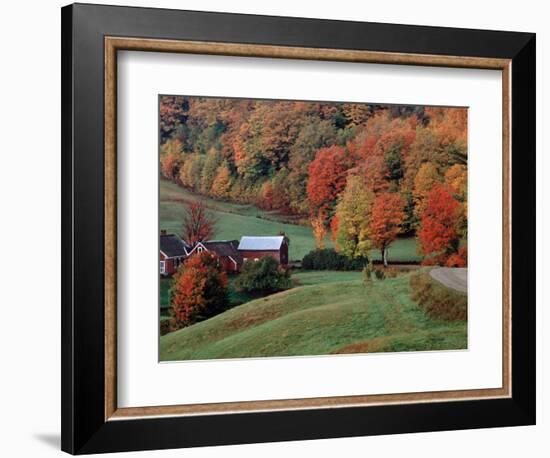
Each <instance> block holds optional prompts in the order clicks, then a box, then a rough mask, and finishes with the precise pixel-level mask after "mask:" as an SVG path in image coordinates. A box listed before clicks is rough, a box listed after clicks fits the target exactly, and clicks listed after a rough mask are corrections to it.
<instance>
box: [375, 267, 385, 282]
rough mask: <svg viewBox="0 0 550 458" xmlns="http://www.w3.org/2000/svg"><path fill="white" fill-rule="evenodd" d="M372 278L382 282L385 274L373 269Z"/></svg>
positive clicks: (380, 270)
mask: <svg viewBox="0 0 550 458" xmlns="http://www.w3.org/2000/svg"><path fill="white" fill-rule="evenodd" d="M374 276H375V277H376V279H377V280H384V278H386V274H385V273H384V271H383V270H382V269H374Z"/></svg>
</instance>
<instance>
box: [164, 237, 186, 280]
mask: <svg viewBox="0 0 550 458" xmlns="http://www.w3.org/2000/svg"><path fill="white" fill-rule="evenodd" d="M189 249H190V247H189V246H188V245H187V243H185V242H184V241H183V240H182V239H180V238H179V237H178V236H177V235H176V234H167V233H166V232H165V231H162V232H161V234H160V274H161V275H163V276H168V275H172V274H174V273H175V272H176V270H178V267H179V266H180V264H181V263H183V261H185V259H186V258H187V256H188V255H189V253H188V251H187V250H189Z"/></svg>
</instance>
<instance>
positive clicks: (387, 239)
mask: <svg viewBox="0 0 550 458" xmlns="http://www.w3.org/2000/svg"><path fill="white" fill-rule="evenodd" d="M404 207H405V201H404V200H403V199H402V198H401V196H400V195H399V194H391V193H383V194H380V195H378V196H377V197H376V198H375V199H374V202H373V204H372V211H371V218H370V228H369V229H370V230H369V235H370V239H371V241H372V243H373V245H374V247H376V248H378V249H379V250H380V252H381V254H382V259H383V261H384V266H387V265H388V246H389V245H390V243H392V242H393V241H394V240H395V239H396V238H397V235H398V234H399V231H400V225H401V224H402V223H403V220H404V219H405V212H404V211H403V209H404Z"/></svg>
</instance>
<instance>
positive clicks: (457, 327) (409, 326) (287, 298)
mask: <svg viewBox="0 0 550 458" xmlns="http://www.w3.org/2000/svg"><path fill="white" fill-rule="evenodd" d="M410 275H411V274H403V275H401V276H399V277H396V278H387V279H385V280H383V281H373V282H370V283H369V284H364V283H363V281H362V278H361V274H360V273H356V272H322V273H321V272H304V273H299V274H296V275H295V278H294V279H295V281H296V284H297V285H299V286H295V287H294V288H292V289H290V290H287V291H284V292H280V293H277V294H273V295H271V296H267V297H264V298H261V299H256V300H252V301H250V302H247V303H245V304H243V305H240V306H237V307H234V308H232V309H230V310H228V311H226V312H224V313H222V314H220V315H218V316H216V317H214V318H211V319H209V320H206V321H203V322H201V323H197V324H194V325H192V326H189V327H187V328H184V329H181V330H179V331H176V332H173V333H170V334H167V335H165V336H163V337H161V339H160V356H161V360H162V361H177V360H200V359H223V358H245V357H262V356H275V355H276V356H298V355H302V356H303V355H321V354H337V353H371V352H398V351H425V350H446V349H464V348H467V324H466V321H455V322H448V321H443V320H439V319H434V318H430V317H429V316H427V315H426V314H425V313H424V312H423V311H422V310H421V309H420V308H419V306H418V305H417V304H416V303H415V302H414V301H413V300H412V299H411V287H410V281H409V277H410Z"/></svg>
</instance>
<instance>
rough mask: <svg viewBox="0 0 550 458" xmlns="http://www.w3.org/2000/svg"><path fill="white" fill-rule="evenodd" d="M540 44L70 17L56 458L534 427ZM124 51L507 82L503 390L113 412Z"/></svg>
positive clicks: (366, 26)
mask: <svg viewBox="0 0 550 458" xmlns="http://www.w3.org/2000/svg"><path fill="white" fill-rule="evenodd" d="M535 41H536V38H535V35H534V34H531V33H520V32H499V31H486V30H470V29H452V28H443V27H425V26H410V25H394V24H379V23H361V22H351V21H327V20H318V19H303V18H285V17H268V16H252V15H240V14H227V13H205V12H194V11H177V10H164V9H148V8H131V7H112V6H102V5H86V4H74V5H69V6H66V7H64V8H63V9H62V44H61V45H62V387H61V389H62V406H61V410H62V449H63V450H64V451H66V452H69V453H72V454H84V453H101V452H116V451H130V450H148V449H163V448H177V447H195V446H205V445H224V444H240V443H254V442H271V441H288V440H307V439H318V438H335V437H350V436H360V435H378V434H394V433H405V432H426V431H442V430H453V429H470V428H485V427H502V426H517V425H532V424H535V413H536V412H535V370H536V365H535V356H536V355H535V335H536V334H535V258H534V256H532V253H534V252H535V100H536V93H535ZM121 50H132V51H139V52H151V51H154V52H167V53H189V54H198V55H223V56H240V57H264V58H284V59H296V60H313V61H337V62H338V61H339V62H366V63H378V64H387V65H394V64H399V65H411V66H415V65H416V66H419V65H422V66H430V67H453V68H454V67H458V68H483V69H496V70H498V71H501V72H502V81H503V84H502V87H503V94H502V100H503V109H502V127H503V130H502V137H503V138H502V146H503V176H502V183H503V222H502V226H503V250H502V253H503V262H502V266H496V268H498V269H500V268H501V269H502V275H503V290H502V303H503V326H502V328H503V329H502V343H503V345H502V350H503V352H502V366H503V384H502V387H500V388H498V389H493V388H492V389H478V390H475V389H474V390H460V391H446V392H423V393H415V392H411V393H404V394H403V393H402V394H399V395H392V394H387V395H366V396H343V397H320V398H319V397H318V398H309V399H287V400H283V401H281V400H278V401H274V400H265V401H246V402H231V403H214V404H211V403H208V404H194V405H173V406H143V407H136V408H123V409H120V408H118V405H117V345H116V336H117V309H116V300H117V270H116V265H117V256H116V254H117V213H116V211H117V192H116V189H117V188H116V184H117V162H116V148H117V119H116V102H117V66H116V63H117V53H118V52H119V51H121ZM212 431H215V434H213V433H212Z"/></svg>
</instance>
